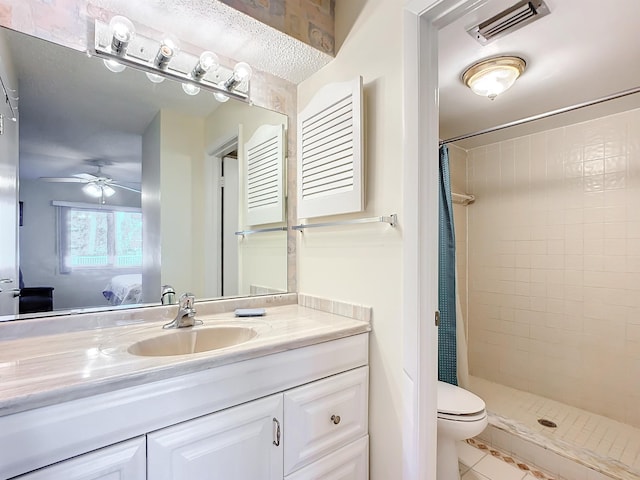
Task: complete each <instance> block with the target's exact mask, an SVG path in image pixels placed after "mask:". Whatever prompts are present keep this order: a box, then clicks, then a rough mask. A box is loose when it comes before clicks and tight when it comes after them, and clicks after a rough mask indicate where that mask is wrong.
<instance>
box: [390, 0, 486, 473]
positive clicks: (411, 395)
mask: <svg viewBox="0 0 640 480" xmlns="http://www.w3.org/2000/svg"><path fill="white" fill-rule="evenodd" d="M488 1H489V0H405V2H404V12H403V35H404V38H403V82H404V84H403V89H404V90H403V91H404V105H403V106H404V109H403V116H404V118H403V120H404V178H403V195H404V198H403V201H404V209H403V210H404V217H405V220H404V225H403V230H404V232H403V236H404V249H403V250H404V253H403V284H404V287H403V300H402V301H403V317H402V318H403V325H402V326H403V332H404V334H403V382H402V384H403V401H404V415H403V459H402V462H403V478H404V479H407V480H409V479H410V480H432V479H435V478H436V454H437V449H436V446H437V428H436V420H437V410H438V405H437V379H438V355H437V353H438V329H437V327H436V326H435V320H434V317H435V311H436V310H437V309H438V228H437V225H438V176H439V174H438V170H439V166H438V165H439V160H438V147H439V128H438V123H439V112H438V108H439V101H438V32H439V30H440V29H442V28H443V27H445V26H446V25H448V24H450V23H451V22H453V21H455V20H457V19H458V18H460V17H462V16H463V15H465V14H467V13H469V12H470V11H473V10H475V9H477V8H479V7H480V6H482V5H484V4H486V3H487V2H488Z"/></svg>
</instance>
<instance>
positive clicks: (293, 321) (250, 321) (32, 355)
mask: <svg viewBox="0 0 640 480" xmlns="http://www.w3.org/2000/svg"><path fill="white" fill-rule="evenodd" d="M266 312H267V314H266V315H265V316H263V317H251V318H236V317H235V316H234V313H233V312H228V313H220V314H215V315H203V316H200V315H197V316H196V318H198V319H200V320H202V321H203V325H201V326H196V327H192V328H194V329H201V328H207V327H214V326H221V325H224V326H233V325H243V326H249V327H252V328H254V329H255V330H256V331H257V333H258V335H257V336H256V337H254V338H253V339H251V340H249V341H248V342H246V343H242V344H239V345H235V346H232V347H227V348H222V349H218V350H214V351H209V352H202V353H194V354H188V355H175V356H164V357H144V356H136V355H133V354H130V353H129V352H128V351H127V348H128V347H129V346H130V345H131V344H133V343H135V342H137V341H140V340H144V339H147V338H151V337H155V336H158V335H170V334H172V333H174V332H175V331H176V330H174V329H173V330H163V329H162V325H163V324H164V323H166V320H163V321H161V322H147V323H142V324H134V325H126V326H116V327H111V328H99V329H93V330H86V331H79V332H71V333H63V334H56V335H48V336H33V337H29V338H24V339H17V340H8V341H3V342H0V416H3V415H10V414H13V413H17V412H21V411H25V410H30V409H33V408H39V407H43V406H47V405H53V404H56V403H60V402H63V401H69V400H74V399H77V398H82V397H87V396H90V395H96V394H100V393H104V392H109V391H112V390H116V389H119V388H126V387H130V386H135V385H140V384H143V383H148V382H153V381H158V380H162V379H166V378H170V377H175V376H178V375H184V374H188V373H193V372H198V371H201V370H206V369H209V368H213V367H217V366H221V365H227V364H230V363H234V362H240V361H244V360H250V359H253V358H257V357H261V356H264V355H270V354H273V353H278V352H282V351H286V350H291V349H294V348H300V347H304V346H308V345H313V344H317V343H321V342H326V341H330V340H335V339H338V338H342V337H347V336H350V335H356V334H359V333H365V332H368V331H370V330H371V327H370V324H369V323H368V322H364V321H360V320H354V319H352V318H348V317H344V316H340V315H336V314H332V313H327V312H324V311H320V310H314V309H312V308H307V307H303V306H300V305H285V306H274V307H267V308H266Z"/></svg>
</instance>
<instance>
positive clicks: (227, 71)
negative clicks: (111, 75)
mask: <svg viewBox="0 0 640 480" xmlns="http://www.w3.org/2000/svg"><path fill="white" fill-rule="evenodd" d="M94 27H95V30H94V39H95V42H94V47H93V49H90V50H89V52H88V53H89V55H96V56H98V57H100V58H102V59H103V60H104V61H105V65H106V67H107V68H109V70H111V71H114V72H118V71H122V70H124V68H125V66H130V67H133V68H135V69H137V70H140V71H142V72H144V73H145V74H146V75H147V78H148V79H149V80H150V81H151V82H153V83H160V82H162V81H164V79H165V78H170V79H172V80H176V81H178V82H180V83H181V84H182V89H183V90H184V91H185V93H186V94H188V95H196V94H197V93H198V92H199V91H200V90H208V91H210V92H213V93H214V94H216V98H217V100H218V101H220V102H223V101H227V100H228V99H229V98H234V99H236V100H241V101H243V102H247V103H250V100H249V90H250V79H251V74H252V70H251V67H250V66H249V65H248V64H247V63H245V62H240V63H238V64H237V65H236V66H235V68H234V69H233V70H232V69H231V68H229V67H226V66H222V65H220V62H219V59H218V56H217V55H216V54H215V53H213V52H209V51H205V52H202V53H201V54H198V55H194V54H192V53H190V52H188V51H183V50H182V49H181V48H180V43H179V41H178V39H177V38H176V37H174V36H173V35H170V34H166V35H164V36H162V37H161V38H162V40H161V41H158V40H155V39H153V38H151V37H148V36H145V35H141V34H140V33H136V29H137V30H138V32H139V31H148V30H150V29H148V28H145V27H143V26H141V25H138V26H137V28H136V27H134V26H133V23H131V22H130V21H129V20H128V19H126V18H124V17H122V16H119V15H117V16H115V17H113V19H112V21H111V22H110V23H109V24H107V23H105V22H103V21H101V20H95V22H94Z"/></svg>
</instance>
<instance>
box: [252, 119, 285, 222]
mask: <svg viewBox="0 0 640 480" xmlns="http://www.w3.org/2000/svg"><path fill="white" fill-rule="evenodd" d="M244 158H245V165H244V168H245V172H246V175H245V205H246V209H247V210H246V215H245V220H246V224H247V225H261V224H265V223H276V222H282V221H284V127H283V126H282V125H262V126H261V127H259V128H258V129H257V130H256V131H255V133H254V134H253V136H252V137H251V138H250V139H249V141H248V142H247V143H245V146H244Z"/></svg>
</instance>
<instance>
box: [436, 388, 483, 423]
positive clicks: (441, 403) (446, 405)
mask: <svg viewBox="0 0 640 480" xmlns="http://www.w3.org/2000/svg"><path fill="white" fill-rule="evenodd" d="M484 408H485V403H484V401H483V400H482V399H481V398H480V397H478V396H477V395H475V394H473V393H471V392H469V391H468V390H465V389H463V388H460V387H456V386H455V385H451V384H449V383H445V382H440V381H438V412H441V413H448V414H450V415H470V414H473V413H478V412H481V411H483V410H484Z"/></svg>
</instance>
